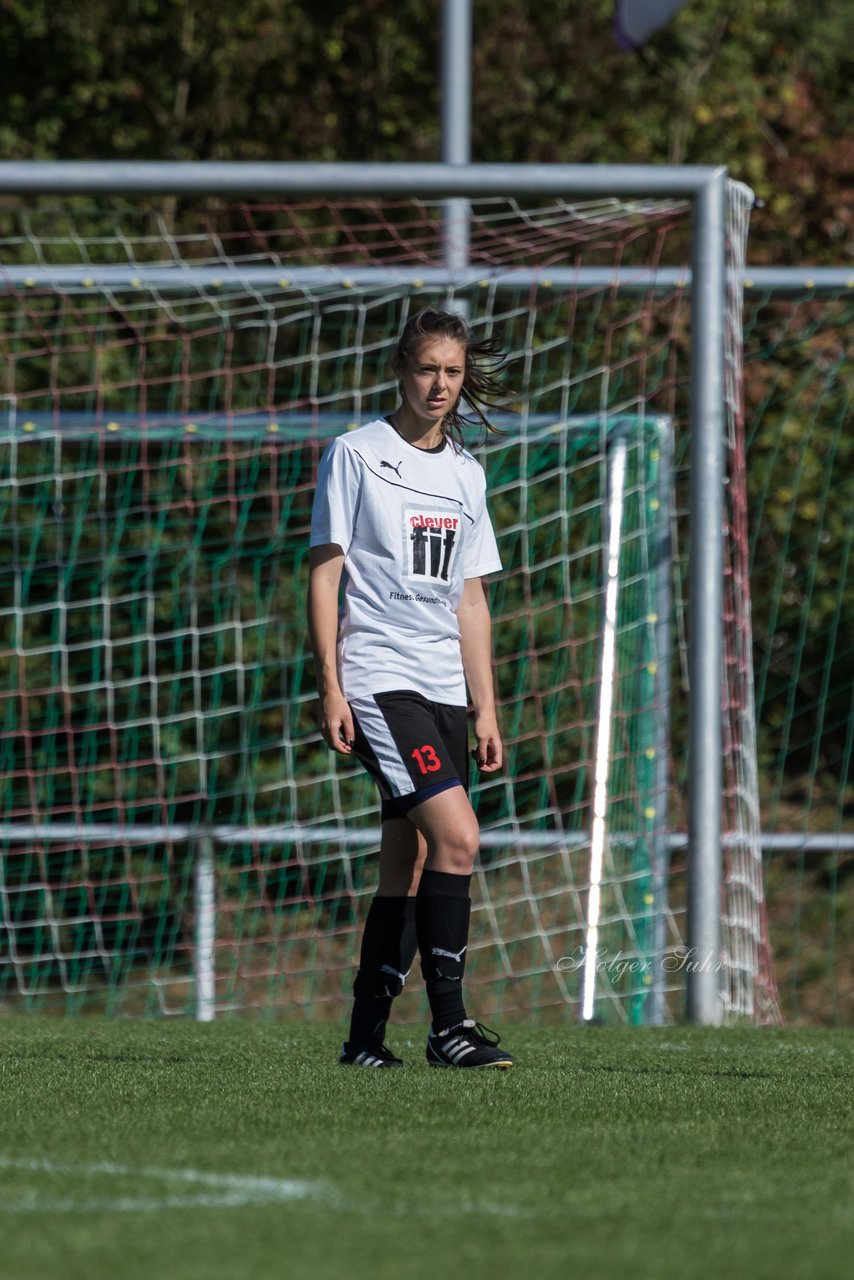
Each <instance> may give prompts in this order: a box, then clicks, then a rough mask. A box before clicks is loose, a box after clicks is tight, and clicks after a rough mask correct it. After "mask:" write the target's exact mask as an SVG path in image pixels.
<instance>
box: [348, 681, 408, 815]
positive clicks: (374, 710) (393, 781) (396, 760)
mask: <svg viewBox="0 0 854 1280" xmlns="http://www.w3.org/2000/svg"><path fill="white" fill-rule="evenodd" d="M350 706H351V707H352V708H353V712H354V714H355V716H356V719H357V720H358V721H359V725H360V726H361V729H362V732H363V733H364V735H365V737H366V738H367V740H368V742H369V743H370V745H371V748H372V750H373V752H374V755H375V756H376V757H377V760H378V761H379V764H380V768H381V769H382V771H383V776H384V778H385V780H386V782H387V783H388V785H389V789H390V790H391V793H392V795H394V796H411V795H412V793H413V792H414V791H415V783H414V782H413V781H412V779H411V778H410V776H409V770H408V769H407V767H406V764H405V762H404V759H403V756H402V755H401V754H400V752H399V751H398V749H397V745H396V743H395V741H394V738H393V737H392V736H391V730H390V729H389V727H388V725H387V724H386V719H385V716H384V715H383V713H382V711H381V710H380V708H379V707H378V706H377V703H376V699H375V698H373V697H372V696H371V694H367V695H366V696H365V697H364V698H353V699H351V702H350Z"/></svg>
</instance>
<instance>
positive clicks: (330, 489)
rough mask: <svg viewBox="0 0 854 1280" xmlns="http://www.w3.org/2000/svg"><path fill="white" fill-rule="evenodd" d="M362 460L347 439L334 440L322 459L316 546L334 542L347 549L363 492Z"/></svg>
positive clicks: (316, 498)
mask: <svg viewBox="0 0 854 1280" xmlns="http://www.w3.org/2000/svg"><path fill="white" fill-rule="evenodd" d="M361 479H362V477H361V469H360V467H359V461H358V459H357V458H356V457H355V455H354V454H353V451H352V450H351V449H348V448H347V446H346V445H345V444H344V443H343V441H341V440H340V439H339V440H333V441H332V444H331V445H330V446H329V448H328V449H327V450H326V452H325V453H324V455H323V457H322V458H321V459H320V466H319V467H318V469H317V488H316V489H315V491H314V503H313V505H312V509H311V539H310V543H309V545H310V546H312V547H320V546H325V545H326V544H327V543H330V542H334V543H335V544H336V545H337V546H339V547H340V548H341V550H342V551H344V552H347V551H348V550H349V547H350V543H351V541H352V539H353V529H354V527H355V524H356V514H357V512H358V509H359V494H360V491H361Z"/></svg>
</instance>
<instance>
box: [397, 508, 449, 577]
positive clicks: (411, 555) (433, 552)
mask: <svg viewBox="0 0 854 1280" xmlns="http://www.w3.org/2000/svg"><path fill="white" fill-rule="evenodd" d="M404 536H405V540H406V558H407V567H408V572H409V577H410V578H412V579H414V580H416V581H420V582H448V581H450V578H451V573H452V570H453V564H454V557H455V555H456V553H457V548H458V546H459V538H460V517H459V516H456V515H451V514H449V513H448V512H447V511H421V510H413V509H411V508H410V509H409V510H407V511H406V513H405V517H404Z"/></svg>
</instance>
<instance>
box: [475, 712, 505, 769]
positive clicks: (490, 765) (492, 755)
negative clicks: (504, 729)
mask: <svg viewBox="0 0 854 1280" xmlns="http://www.w3.org/2000/svg"><path fill="white" fill-rule="evenodd" d="M474 735H475V738H476V739H477V746H476V747H475V748H474V750H473V751H472V755H473V757H474V762H475V764H476V765H477V767H478V772H480V773H497V771H498V770H499V769H500V768H501V763H502V760H503V758H504V748H503V746H502V744H501V734H500V733H499V731H498V722H497V720H496V719H495V716H494V715H485V714H483V715H476V716H475V718H474Z"/></svg>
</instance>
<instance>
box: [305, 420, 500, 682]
mask: <svg viewBox="0 0 854 1280" xmlns="http://www.w3.org/2000/svg"><path fill="white" fill-rule="evenodd" d="M326 543H336V544H337V545H338V546H339V547H341V549H342V550H343V551H344V554H345V560H344V575H343V583H344V594H343V602H342V606H341V610H340V616H339V624H338V675H339V680H340V682H341V689H342V692H343V693H344V696H345V698H347V699H352V698H360V697H363V696H364V695H366V694H371V693H386V692H389V691H391V690H392V689H412V690H414V691H415V692H416V693H421V694H423V695H424V697H426V698H429V699H430V700H431V701H434V702H443V703H445V704H447V705H450V706H465V704H466V700H467V699H466V686H465V679H464V677H463V666H462V659H461V657H460V629H459V626H458V624H457V618H456V609H457V606H458V605H459V602H460V598H461V596H462V591H463V583H464V581H465V579H466V578H479V577H481V576H482V575H483V574H486V573H492V572H494V571H495V570H496V569H500V568H501V560H500V559H499V556H498V547H497V546H496V543H495V534H494V532H493V529H492V524H491V521H490V519H489V514H488V512H487V509H486V477H485V475H484V473H483V468H482V467H481V465H480V463H479V462H477V460H476V459H475V458H473V457H472V455H471V454H470V453H467V452H466V451H465V450H460V449H457V448H456V447H455V446H454V445H453V444H452V443H451V442H450V441H445V442H444V443H443V445H442V446H441V447H440V448H438V449H431V450H427V449H417V448H416V447H415V445H411V444H409V443H408V442H407V441H406V440H404V439H403V437H402V436H401V435H400V434H399V433H398V432H397V431H396V430H395V429H394V427H393V426H392V425H391V424H390V423H389V422H386V421H385V420H384V419H378V420H377V421H376V422H370V423H368V425H367V426H364V427H360V428H359V429H358V430H357V431H353V432H350V433H348V434H347V435H344V436H339V437H338V438H337V439H336V440H334V441H333V442H332V444H331V445H330V446H329V448H328V449H327V450H326V452H325V453H324V455H323V457H322V459H321V461H320V469H319V471H318V477H317V490H316V493H315V497H314V509H313V511H312V518H311V545H312V546H313V547H315V546H323V545H325V544H326Z"/></svg>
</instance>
